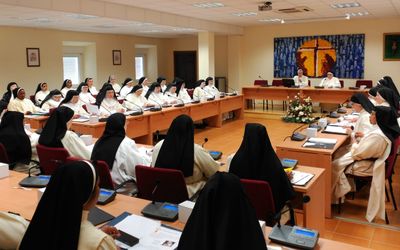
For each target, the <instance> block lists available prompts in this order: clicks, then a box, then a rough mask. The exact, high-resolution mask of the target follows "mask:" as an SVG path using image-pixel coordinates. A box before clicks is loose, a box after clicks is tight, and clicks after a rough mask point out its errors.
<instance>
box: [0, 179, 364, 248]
mask: <svg viewBox="0 0 400 250" xmlns="http://www.w3.org/2000/svg"><path fill="white" fill-rule="evenodd" d="M26 176H27V175H26V174H22V173H18V172H14V171H10V176H9V177H6V178H4V179H0V190H1V192H0V200H1V201H2V202H1V203H0V211H11V212H14V213H19V214H20V215H21V216H22V217H24V218H25V219H28V220H30V219H31V218H32V216H33V213H34V212H35V209H36V206H37V202H38V195H37V190H36V189H22V188H17V187H18V182H19V181H20V180H21V179H22V178H24V177H26ZM150 202H151V201H148V200H143V199H138V198H135V197H129V196H126V195H120V194H117V196H116V198H115V200H114V201H113V202H111V203H109V204H107V205H104V206H99V208H101V209H102V210H104V211H106V212H108V213H110V214H112V215H113V216H118V215H120V214H121V213H123V212H125V211H127V212H130V213H132V214H137V215H140V214H141V213H140V211H141V210H142V209H143V208H144V207H145V206H146V205H147V204H149V203H150ZM163 223H164V224H168V225H170V226H172V227H175V228H178V229H181V230H182V229H183V228H184V227H185V224H183V223H181V222H179V221H176V222H166V221H163ZM238 230H245V229H243V228H238ZM270 232H271V228H270V227H267V228H266V229H265V235H264V237H265V239H266V242H267V243H268V244H269V245H271V246H279V245H277V244H275V243H270V242H269V240H268V235H269V233H270ZM315 249H327V250H328V249H329V250H330V249H332V250H333V249H335V250H336V249H353V250H358V249H359V250H362V249H366V248H362V247H358V246H355V245H350V244H346V243H341V242H338V241H333V240H328V239H324V238H320V239H319V241H318V245H317V246H316V248H315Z"/></svg>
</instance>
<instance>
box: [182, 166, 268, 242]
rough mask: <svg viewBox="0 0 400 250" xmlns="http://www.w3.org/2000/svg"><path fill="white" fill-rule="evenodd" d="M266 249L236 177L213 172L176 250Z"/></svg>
mask: <svg viewBox="0 0 400 250" xmlns="http://www.w3.org/2000/svg"><path fill="white" fill-rule="evenodd" d="M187 249H190V250H228V249H229V250H230V249H235V250H247V249H251V250H261V249H264V250H265V249H267V247H266V242H265V239H264V235H263V233H262V231H261V227H260V224H259V223H258V219H257V216H256V212H255V210H254V208H253V207H252V205H251V204H250V201H249V200H248V198H247V196H246V194H245V192H244V190H243V187H242V185H241V183H240V180H239V178H238V177H236V176H235V175H233V174H229V173H221V172H217V173H216V174H214V175H213V176H212V177H211V178H210V179H209V180H208V182H207V184H206V185H205V186H204V188H203V190H202V191H201V192H200V196H199V198H198V199H197V201H196V204H195V206H194V208H193V211H192V213H191V215H190V217H189V219H188V222H187V223H186V226H185V228H184V230H183V232H182V235H181V238H180V240H179V245H178V250H187Z"/></svg>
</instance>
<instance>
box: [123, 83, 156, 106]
mask: <svg viewBox="0 0 400 250" xmlns="http://www.w3.org/2000/svg"><path fill="white" fill-rule="evenodd" d="M142 93H143V87H142V85H136V86H135V87H133V88H132V90H131V92H130V93H129V94H128V95H127V96H126V97H125V101H124V103H123V105H124V106H125V108H127V109H129V110H141V109H142V108H146V107H152V106H154V105H153V104H151V103H150V102H149V101H147V99H146V97H144V96H143V95H142Z"/></svg>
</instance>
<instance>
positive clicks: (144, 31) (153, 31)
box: [139, 30, 161, 33]
mask: <svg viewBox="0 0 400 250" xmlns="http://www.w3.org/2000/svg"><path fill="white" fill-rule="evenodd" d="M139 32H140V33H158V32H161V30H141V31H139Z"/></svg>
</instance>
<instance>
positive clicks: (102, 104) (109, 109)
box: [96, 84, 125, 117]
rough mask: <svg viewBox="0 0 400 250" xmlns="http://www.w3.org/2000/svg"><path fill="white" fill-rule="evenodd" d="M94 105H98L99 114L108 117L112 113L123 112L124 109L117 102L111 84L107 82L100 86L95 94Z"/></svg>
mask: <svg viewBox="0 0 400 250" xmlns="http://www.w3.org/2000/svg"><path fill="white" fill-rule="evenodd" d="M96 105H98V106H99V110H100V115H101V116H105V117H108V116H110V115H112V114H114V113H118V112H119V113H124V112H125V109H124V107H122V104H121V103H119V101H118V99H117V95H116V94H115V91H114V88H113V87H112V85H111V84H107V85H106V86H104V87H103V88H102V90H101V91H100V93H99V95H98V96H97V100H96Z"/></svg>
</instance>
